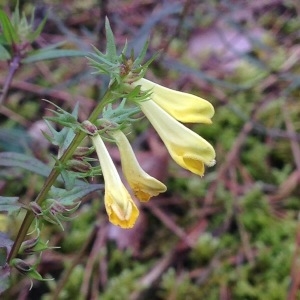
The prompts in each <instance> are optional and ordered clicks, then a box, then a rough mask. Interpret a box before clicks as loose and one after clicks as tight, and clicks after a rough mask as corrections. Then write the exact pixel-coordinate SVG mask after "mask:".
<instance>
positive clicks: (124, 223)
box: [91, 134, 139, 228]
mask: <svg viewBox="0 0 300 300" xmlns="http://www.w3.org/2000/svg"><path fill="white" fill-rule="evenodd" d="M91 139H92V142H93V145H94V147H95V149H96V152H97V155H98V157H99V161H100V165H101V169H102V173H103V177H104V184H105V195H104V203H105V208H106V212H107V214H108V217H109V221H110V222H111V223H113V224H114V225H118V226H121V227H122V228H131V227H133V225H134V224H135V222H136V219H137V217H138V215H139V210H138V208H137V207H136V205H135V204H134V202H133V200H132V199H131V196H130V195H129V193H128V191H127V190H126V188H125V186H124V184H123V183H122V181H121V178H120V176H119V174H118V171H117V169H116V167H115V165H114V163H113V161H112V159H111V157H110V155H109V153H108V151H107V149H106V147H105V145H104V142H103V140H102V139H101V137H100V135H98V134H97V135H94V136H91Z"/></svg>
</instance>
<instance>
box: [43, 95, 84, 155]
mask: <svg viewBox="0 0 300 300" xmlns="http://www.w3.org/2000/svg"><path fill="white" fill-rule="evenodd" d="M48 102H49V101H48ZM50 103H51V102H50ZM51 104H53V103H51ZM53 105H54V106H55V107H57V106H56V105H55V104H53ZM57 109H58V110H59V111H53V112H54V113H55V114H56V115H57V117H47V118H45V119H46V120H45V122H46V123H47V125H48V127H49V130H50V132H51V134H52V136H49V135H47V134H46V138H47V139H48V140H49V141H51V143H52V144H54V145H56V146H58V147H59V151H58V158H60V157H61V156H62V155H63V153H64V152H65V151H66V149H67V148H68V147H69V145H70V144H71V142H72V140H73V139H74V136H75V132H74V130H76V128H78V122H77V116H78V109H79V104H78V103H77V104H76V105H75V107H74V110H73V112H72V114H70V113H68V112H66V111H64V110H63V109H61V108H60V107H57ZM47 120H50V121H53V122H55V123H58V124H61V125H63V126H68V127H64V128H63V129H62V130H61V131H57V130H55V129H54V128H53V126H52V125H51V124H50V123H49V122H48V121H47Z"/></svg>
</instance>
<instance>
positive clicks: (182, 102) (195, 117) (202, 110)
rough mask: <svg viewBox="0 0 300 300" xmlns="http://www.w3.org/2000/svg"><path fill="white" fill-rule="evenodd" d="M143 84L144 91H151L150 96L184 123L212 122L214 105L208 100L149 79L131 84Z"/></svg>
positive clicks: (134, 85)
mask: <svg viewBox="0 0 300 300" xmlns="http://www.w3.org/2000/svg"><path fill="white" fill-rule="evenodd" d="M139 85H140V86H141V90H142V91H149V90H150V91H151V92H152V94H151V96H150V98H151V99H152V100H153V101H154V102H155V103H156V104H158V105H159V106H160V107H161V108H163V109H164V110H165V111H166V112H168V113H169V114H170V115H171V116H173V117H174V118H175V119H177V120H178V121H180V122H183V123H207V124H210V123H212V122H211V118H212V116H213V115H214V113H215V111H214V107H213V106H212V105H211V104H210V103H209V102H208V101H206V100H204V99H202V98H200V97H197V96H194V95H191V94H187V93H183V92H179V91H176V90H172V89H169V88H166V87H164V86H161V85H159V84H156V83H154V82H152V81H149V80H147V79H144V78H142V79H139V80H137V81H135V82H133V83H131V86H133V87H136V86H139Z"/></svg>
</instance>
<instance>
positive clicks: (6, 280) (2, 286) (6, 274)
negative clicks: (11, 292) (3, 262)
mask: <svg viewBox="0 0 300 300" xmlns="http://www.w3.org/2000/svg"><path fill="white" fill-rule="evenodd" d="M9 286H10V267H9V266H5V267H4V268H0V295H1V294H2V293H3V292H4V291H5V290H7V289H8V288H9Z"/></svg>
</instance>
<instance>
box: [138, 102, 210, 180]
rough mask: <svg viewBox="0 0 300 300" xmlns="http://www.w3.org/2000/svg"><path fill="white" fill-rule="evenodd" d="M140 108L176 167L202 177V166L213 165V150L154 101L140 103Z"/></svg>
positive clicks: (203, 168)
mask: <svg viewBox="0 0 300 300" xmlns="http://www.w3.org/2000/svg"><path fill="white" fill-rule="evenodd" d="M140 106H141V109H142V111H143V113H144V114H145V116H146V117H147V118H148V120H149V121H150V122H151V124H152V125H153V127H154V128H155V130H156V131H157V133H158V134H159V136H160V137H161V139H162V141H163V142H164V144H165V146H166V147H167V149H168V151H169V153H170V155H171V156H172V158H173V159H174V160H175V162H176V163H177V164H178V165H180V166H181V167H183V168H185V169H187V170H189V171H191V172H193V173H195V174H197V175H200V176H202V175H203V174H204V170H205V167H204V165H207V166H213V165H214V164H215V150H214V148H213V147H212V146H211V145H210V144H209V143H208V142H207V141H206V140H205V139H203V138H202V137H201V136H199V135H198V134H196V133H195V132H193V131H191V130H190V129H188V128H187V127H185V126H184V125H182V124H181V123H180V122H178V121H177V120H175V119H174V118H173V117H172V116H170V115H169V114H168V113H167V112H166V111H164V110H163V109H162V108H161V107H160V106H159V105H157V104H156V103H155V102H154V101H152V100H148V101H142V102H140Z"/></svg>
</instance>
